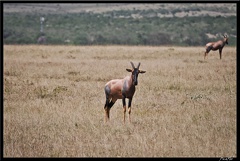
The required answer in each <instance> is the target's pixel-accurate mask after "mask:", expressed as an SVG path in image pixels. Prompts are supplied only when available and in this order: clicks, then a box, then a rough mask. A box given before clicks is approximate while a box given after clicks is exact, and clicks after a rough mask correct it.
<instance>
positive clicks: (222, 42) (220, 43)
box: [204, 35, 228, 59]
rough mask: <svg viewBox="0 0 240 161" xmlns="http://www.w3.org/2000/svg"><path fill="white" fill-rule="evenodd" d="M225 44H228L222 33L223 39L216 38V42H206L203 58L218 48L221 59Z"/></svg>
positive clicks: (225, 36)
mask: <svg viewBox="0 0 240 161" xmlns="http://www.w3.org/2000/svg"><path fill="white" fill-rule="evenodd" d="M225 44H228V37H227V35H223V40H218V41H217V42H209V43H207V44H206V52H205V54H204V59H205V58H206V57H207V55H208V53H209V52H210V51H211V50H213V51H216V50H219V55H220V59H222V49H223V47H224V45H225Z"/></svg>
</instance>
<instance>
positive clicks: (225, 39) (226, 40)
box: [223, 35, 228, 44]
mask: <svg viewBox="0 0 240 161" xmlns="http://www.w3.org/2000/svg"><path fill="white" fill-rule="evenodd" d="M223 38H224V41H225V42H226V44H228V37H227V35H223Z"/></svg>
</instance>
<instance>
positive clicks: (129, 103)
mask: <svg viewBox="0 0 240 161" xmlns="http://www.w3.org/2000/svg"><path fill="white" fill-rule="evenodd" d="M131 103H132V98H129V101H128V119H129V122H131V117H130V114H131Z"/></svg>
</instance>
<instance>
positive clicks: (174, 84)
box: [3, 45, 237, 158]
mask: <svg viewBox="0 0 240 161" xmlns="http://www.w3.org/2000/svg"><path fill="white" fill-rule="evenodd" d="M204 51H205V49H204V47H175V46H166V47H150V46H44V45H22V46H21V45H4V76H3V78H4V109H3V112H4V114H3V116H4V118H3V157H219V158H220V157H236V155H237V143H236V141H237V140H236V138H237V135H236V129H237V128H236V126H237V125H236V121H237V120H236V47H229V46H226V47H225V48H224V49H223V57H222V60H220V59H219V54H218V51H215V52H213V51H211V52H210V53H209V56H208V60H204V59H203V56H204ZM130 61H133V62H134V63H135V64H137V63H138V62H141V66H140V70H146V71H147V72H146V73H145V74H140V75H139V77H138V86H137V88H136V92H135V95H134V98H133V102H132V113H131V117H132V118H131V119H132V123H129V121H128V119H127V120H126V123H125V124H123V108H122V101H121V100H118V101H117V102H116V103H115V105H114V106H113V107H112V109H111V111H110V121H109V122H107V123H104V114H105V112H104V108H103V107H104V104H105V93H104V85H105V84H106V83H107V82H108V81H109V80H111V79H115V78H123V77H125V76H127V75H129V74H130V73H128V72H127V71H126V68H131V64H130ZM127 102H128V101H127Z"/></svg>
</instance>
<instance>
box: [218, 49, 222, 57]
mask: <svg viewBox="0 0 240 161" xmlns="http://www.w3.org/2000/svg"><path fill="white" fill-rule="evenodd" d="M219 55H220V59H222V50H221V49H219Z"/></svg>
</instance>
